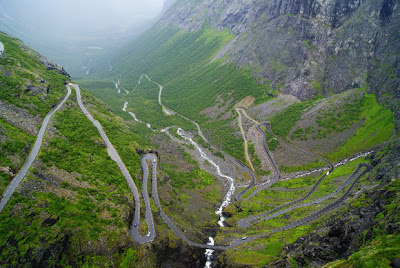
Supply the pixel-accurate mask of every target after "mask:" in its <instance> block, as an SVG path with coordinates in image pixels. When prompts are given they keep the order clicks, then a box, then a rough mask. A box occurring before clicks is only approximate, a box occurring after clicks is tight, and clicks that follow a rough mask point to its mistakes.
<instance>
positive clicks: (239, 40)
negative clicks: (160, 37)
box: [161, 0, 400, 128]
mask: <svg viewBox="0 0 400 268" xmlns="http://www.w3.org/2000/svg"><path fill="white" fill-rule="evenodd" d="M200 14H201V15H200ZM204 23H208V24H209V25H211V27H213V28H215V29H218V30H222V29H226V28H228V29H230V30H231V32H232V33H233V34H234V35H235V36H236V38H235V39H234V40H233V41H231V42H229V43H228V44H227V46H226V47H225V48H224V49H223V50H222V51H221V53H220V55H217V58H222V57H227V58H228V59H229V60H230V61H232V62H235V63H238V64H239V65H240V66H250V67H251V68H253V70H257V71H254V75H255V77H257V79H259V81H260V82H261V83H269V84H270V85H271V86H272V87H274V88H276V89H278V90H280V91H281V92H284V93H288V94H291V95H295V96H296V97H298V98H300V99H302V100H305V99H308V98H312V97H313V96H314V95H316V94H318V93H322V94H325V95H328V94H330V93H332V92H333V93H339V92H343V91H346V90H348V89H351V88H357V87H368V86H369V87H370V90H371V93H374V94H376V95H377V96H378V99H379V101H380V102H381V103H384V104H386V105H387V106H388V107H389V108H391V109H392V111H393V112H394V113H395V116H396V118H397V120H398V122H399V119H400V105H399V103H400V91H399V90H398V89H399V87H400V64H399V62H400V55H399V51H400V34H399V30H398V29H400V14H399V2H398V1H395V0H377V1H372V0H327V1H322V0H304V1H301V0H269V1H265V0H245V1H243V0H219V1H212V0H204V1H200V2H199V1H189V0H182V1H180V2H178V3H177V4H176V5H175V6H174V8H171V9H169V10H168V11H167V12H166V13H165V15H164V16H163V18H162V20H161V24H162V25H171V24H172V25H175V26H177V27H180V28H181V29H184V30H190V31H195V30H198V29H201V28H202V27H203V26H204ZM399 127H400V124H399V123H398V124H397V128H399Z"/></svg>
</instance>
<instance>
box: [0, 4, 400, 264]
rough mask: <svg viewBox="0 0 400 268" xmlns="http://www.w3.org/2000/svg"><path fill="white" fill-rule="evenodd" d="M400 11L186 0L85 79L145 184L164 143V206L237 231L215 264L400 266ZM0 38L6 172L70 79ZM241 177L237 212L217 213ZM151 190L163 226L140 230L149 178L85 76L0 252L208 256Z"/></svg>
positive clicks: (51, 133) (2, 222)
mask: <svg viewBox="0 0 400 268" xmlns="http://www.w3.org/2000/svg"><path fill="white" fill-rule="evenodd" d="M228 2H229V3H228ZM398 10H399V7H398V3H397V2H395V1H392V0H379V1H372V0H367V1H347V2H346V1H339V0H328V1H317V2H315V1H314V2H312V3H311V2H309V1H297V2H296V1H289V0H277V1H261V0H260V1H258V0H254V1H250V2H249V1H239V0H232V1H219V0H217V1H215V0H202V1H197V0H196V1H194V0H177V1H175V3H174V4H173V5H172V6H171V7H170V8H169V9H168V10H167V11H166V12H165V14H164V15H163V17H162V18H161V19H160V21H159V22H158V23H157V24H156V25H155V26H154V27H153V28H151V29H150V30H148V31H147V32H146V33H145V34H143V35H142V36H141V37H139V38H137V39H135V40H133V41H132V42H131V43H130V44H129V45H127V46H125V47H124V48H122V49H120V50H119V51H116V53H115V55H114V56H113V57H112V58H111V59H110V61H109V64H108V65H107V66H98V68H97V70H99V72H98V73H97V76H85V77H80V78H75V79H74V80H75V81H77V82H78V83H79V85H80V86H81V87H82V88H83V89H85V90H87V92H85V93H84V94H83V101H84V105H85V106H86V107H87V108H88V110H89V112H90V114H93V116H94V117H95V118H96V120H98V121H99V123H100V124H101V125H102V126H103V128H104V130H105V132H106V133H107V135H108V136H109V138H110V141H111V142H112V143H113V144H114V147H115V148H116V149H117V150H118V152H119V154H120V156H121V158H122V160H123V161H124V163H125V165H126V166H127V168H128V170H129V172H130V173H131V175H132V177H133V178H134V181H135V183H136V184H137V186H138V188H141V187H142V181H141V176H142V172H141V166H140V155H141V154H144V153H146V152H152V153H154V154H156V155H157V165H158V166H157V183H158V184H157V187H158V192H159V196H160V203H161V205H160V206H161V207H162V209H163V211H164V212H165V215H167V216H168V217H169V218H170V219H171V221H172V222H173V223H174V224H175V225H176V226H177V229H178V230H179V232H181V233H182V234H184V236H186V237H187V238H188V239H190V240H191V241H193V242H195V243H202V244H205V243H207V242H208V237H209V236H211V237H213V239H214V240H215V244H216V245H221V246H228V245H230V243H231V242H232V241H234V243H236V245H237V246H236V247H233V248H229V249H228V250H217V251H216V252H215V253H214V255H213V260H212V261H213V262H212V266H213V267H264V266H267V267H321V266H323V265H326V266H327V267H342V266H349V267H357V266H358V267H376V266H379V265H380V266H383V267H388V266H390V265H392V266H395V265H396V263H398V262H399V261H400V252H399V248H398V246H397V244H398V243H397V242H398V240H399V230H400V226H399V208H400V207H399V195H398V192H399V176H400V169H399V163H400V155H399V151H400V150H399V142H400V141H399V134H398V126H399V113H398V111H399V110H400V106H399V95H398V92H397V91H396V88H398V85H399V81H400V79H399V77H400V75H399V73H400V71H399V70H400V65H399V64H398V60H397V59H398V54H397V53H398V50H399V49H398V47H399V44H400V41H399V40H398V39H399V35H398V29H399V26H400V24H399V22H398V19H399V12H398ZM0 37H1V38H2V39H1V40H0V41H2V42H3V43H4V44H5V47H6V53H5V54H3V55H2V56H1V58H0V59H1V62H2V64H1V66H2V67H1V71H4V73H7V74H8V75H5V78H4V81H2V85H3V84H4V85H8V86H7V87H4V88H5V91H7V93H3V94H2V95H1V98H2V99H1V103H0V104H1V105H4V107H7V109H2V110H0V111H1V112H0V116H1V118H3V119H1V120H2V121H0V122H4V123H2V124H4V127H3V129H2V132H0V133H1V135H2V136H0V137H1V139H2V143H1V144H2V147H1V150H3V151H2V154H1V157H2V158H1V159H4V160H2V161H3V162H4V164H3V162H1V166H3V167H4V168H2V171H1V172H2V173H0V174H4V175H2V176H4V180H2V187H3V189H4V188H5V187H6V185H8V183H9V182H10V181H11V179H12V178H13V176H14V175H15V173H16V172H18V169H19V168H20V167H21V165H22V163H23V161H24V159H25V158H26V156H27V154H28V152H29V148H30V146H31V144H32V142H33V141H34V139H35V137H36V135H37V127H38V126H39V125H40V122H41V120H42V118H43V116H44V115H45V114H46V113H47V112H48V111H49V110H50V109H51V107H53V106H54V105H55V104H56V103H57V102H58V101H59V100H60V99H61V98H62V96H64V94H65V87H64V85H63V82H64V80H68V78H67V77H65V76H62V74H59V73H63V70H62V69H61V70H60V69H59V68H57V67H56V66H54V65H49V64H48V63H46V64H47V67H43V65H40V63H36V64H33V63H30V62H31V61H33V62H35V60H34V56H35V55H37V54H35V53H34V52H29V51H30V50H29V49H28V48H26V47H23V48H22V49H21V46H22V44H21V43H20V42H19V41H17V40H14V39H12V38H10V37H8V36H6V35H4V36H3V35H2V36H0ZM3 40H4V41H3ZM8 43H10V44H8ZM8 46H10V47H15V49H14V51H15V52H14V56H13V55H12V54H11V52H12V50H10V51H9V52H8V50H7V47H8ZM24 53H25V54H24ZM32 55H33V57H32ZM24 57H26V58H24ZM37 57H39V59H42V58H41V57H40V56H37ZM39 61H41V60H39ZM42 61H43V59H42ZM36 62H37V60H36ZM27 63H30V64H29V65H28V64H27ZM24 64H25V65H24ZM46 64H45V65H46ZM49 66H50V68H49ZM48 69H49V70H48ZM101 70H102V71H101ZM24 73H29V74H30V76H28V75H27V74H24ZM47 73H49V74H48V75H56V76H57V77H59V80H57V79H56V78H53V80H51V79H52V78H50V77H47V76H46V77H45V75H46V74H47ZM37 77H40V79H39V78H37ZM2 79H3V78H2ZM35 79H36V80H35ZM42 80H45V82H42ZM56 80H57V81H58V82H57V81H56ZM50 82H51V84H50ZM40 83H44V84H46V83H48V84H49V85H50V87H48V86H47V84H46V86H47V87H46V89H50V90H44V91H43V90H42V91H40V92H39V93H38V92H37V91H38V89H40V87H41V84H40ZM53 83H54V84H53ZM57 83H58V84H57ZM29 85H32V86H29ZM57 85H58V86H57ZM24 88H27V89H29V90H30V91H32V93H29V92H30V91H26V90H24ZM9 93H11V94H9ZM13 94H14V95H13ZM53 94H55V95H53ZM92 94H93V95H92ZM94 96H96V97H94ZM3 111H7V112H3ZM27 122H34V123H30V124H28V123H27ZM27 125H28V126H27ZM264 138H265V146H264V143H263V142H264ZM3 140H5V141H7V142H9V143H10V146H3V144H7V143H3ZM21 140H23V141H24V142H20V141H21ZM3 147H4V148H3ZM231 157H232V158H231ZM234 159H236V160H238V161H240V163H238V162H237V161H235V160H234ZM243 165H245V166H247V167H248V168H245V167H243ZM216 167H217V168H216ZM328 170H329V171H328ZM230 177H231V178H233V180H234V183H233V184H232V185H231V184H230V181H229V178H230ZM231 186H232V187H233V186H234V187H235V193H234V194H233V195H232V196H231V199H229V200H228V201H229V202H228V203H229V204H227V206H226V207H224V216H226V218H227V219H226V221H225V223H224V226H223V227H220V226H219V225H218V223H217V222H218V216H217V215H216V214H215V213H214V212H215V210H216V209H217V208H219V206H220V205H221V203H222V202H223V201H226V200H227V199H226V198H225V196H226V194H227V192H228V193H229V191H228V189H230V187H231ZM148 189H150V186H148ZM242 191H243V192H242ZM238 193H243V194H242V195H239V196H238V195H237V194H238ZM143 203H144V202H143ZM142 205H143V204H142ZM150 206H151V208H152V213H153V216H154V218H155V226H156V238H155V240H154V241H152V242H151V244H145V245H140V244H138V243H137V242H135V241H134V240H132V239H131V238H130V237H129V228H130V226H131V224H132V222H131V221H132V217H133V213H134V211H133V210H134V200H133V195H132V193H131V192H130V190H129V186H128V184H127V183H126V181H125V179H124V177H123V176H122V174H121V172H120V171H119V169H118V168H117V165H116V164H115V162H114V161H112V159H111V158H110V157H109V156H108V154H107V151H106V148H105V145H104V143H103V141H102V139H101V137H100V135H99V133H98V132H97V131H96V129H95V128H94V127H93V126H92V125H91V124H90V122H89V121H88V120H87V118H86V116H85V115H84V114H83V113H82V112H81V111H80V110H79V107H78V105H77V102H76V96H75V94H74V93H73V94H72V95H71V97H70V98H69V100H68V101H67V102H66V103H65V105H64V106H63V107H62V108H61V110H60V111H59V112H57V113H56V114H55V116H54V117H53V119H52V121H51V123H50V126H49V128H48V131H47V134H46V136H45V140H44V142H43V146H42V149H41V151H40V154H39V156H38V157H37V159H36V160H35V162H34V164H33V166H32V168H31V169H30V171H29V172H28V175H27V176H26V178H25V179H24V180H23V182H22V183H21V185H20V186H19V188H17V191H16V192H15V193H14V195H13V196H12V198H11V200H10V202H9V203H8V204H7V206H6V207H5V209H4V210H3V211H2V212H1V213H0V229H1V230H2V231H1V233H5V234H6V235H4V236H2V238H1V239H0V252H1V253H0V254H1V258H0V259H1V261H2V263H1V264H2V265H15V266H22V265H26V266H29V265H30V264H31V265H32V264H33V265H42V264H44V265H47V266H57V265H61V266H68V265H71V266H83V265H88V266H101V267H103V266H123V267H129V266H131V267H187V266H190V267H204V263H205V257H204V253H205V250H204V249H201V248H196V247H195V246H189V244H188V243H186V242H185V241H183V240H181V239H179V238H178V236H177V233H178V232H176V231H175V233H174V230H173V228H170V226H171V225H170V224H169V223H166V221H164V220H165V218H164V216H163V213H162V212H161V211H159V208H158V205H156V203H155V202H154V201H153V200H152V199H151V202H150ZM142 214H144V213H143V212H142ZM142 216H143V215H142ZM249 217H253V218H249ZM168 225H169V226H168ZM138 228H139V233H140V234H142V235H146V232H147V230H148V227H147V226H146V224H143V222H141V224H139V226H138ZM10 230H11V231H10ZM180 237H181V236H180Z"/></svg>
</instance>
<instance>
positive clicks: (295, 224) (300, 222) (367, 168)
mask: <svg viewBox="0 0 400 268" xmlns="http://www.w3.org/2000/svg"><path fill="white" fill-rule="evenodd" d="M362 167H364V168H365V170H364V171H363V172H361V173H360V174H359V175H358V176H357V177H356V178H355V180H354V181H353V183H352V184H351V186H350V187H349V189H347V191H346V192H345V193H344V194H343V195H342V196H341V197H340V198H339V199H338V200H336V201H335V202H333V203H331V204H329V205H328V206H326V207H324V208H323V209H321V210H319V211H317V212H315V213H313V214H311V215H309V216H307V217H305V218H303V219H300V220H298V221H296V222H293V223H291V224H288V225H285V226H282V227H280V228H278V229H275V230H273V231H271V232H273V233H276V232H280V231H285V230H289V229H292V228H296V227H298V226H300V225H303V224H305V223H307V222H310V221H312V220H315V219H317V218H319V217H321V216H322V215H323V214H325V213H327V212H329V211H331V210H333V209H335V208H337V207H338V206H339V205H340V204H341V203H342V202H343V201H344V200H345V199H346V198H347V197H348V196H349V195H350V192H351V191H352V190H353V188H354V186H355V185H356V184H357V182H358V180H359V179H360V178H361V177H362V176H364V175H365V174H367V173H368V172H370V171H371V170H372V169H373V168H372V166H370V165H368V164H366V163H361V164H358V166H357V168H356V170H355V171H354V172H353V174H352V175H351V176H355V174H357V173H358V172H359V171H360V169H361V168H362Z"/></svg>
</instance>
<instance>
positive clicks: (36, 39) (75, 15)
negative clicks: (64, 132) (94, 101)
mask: <svg viewBox="0 0 400 268" xmlns="http://www.w3.org/2000/svg"><path fill="white" fill-rule="evenodd" d="M163 3H164V0H146V1H144V0H100V1H99V0H85V1H79V0H71V1H52V0H38V1H28V0H13V1H7V0H0V30H2V31H5V32H7V33H10V34H12V35H15V36H16V37H18V38H20V39H22V40H23V41H24V42H26V43H28V44H29V45H31V46H32V47H33V48H35V49H37V50H38V51H39V52H41V53H43V54H46V55H47V56H48V57H49V58H50V59H52V60H53V61H55V62H56V63H58V64H61V65H64V66H65V68H66V69H67V70H68V71H70V72H72V73H75V74H76V73H78V74H79V73H80V71H82V73H86V72H87V70H86V68H85V67H86V66H85V65H87V64H89V62H90V61H91V60H92V59H93V56H94V55H98V54H99V53H107V52H108V51H110V50H112V49H113V48H115V47H119V46H121V45H122V44H124V43H125V42H126V41H127V40H130V39H131V38H132V37H134V36H136V35H138V34H140V33H141V32H143V31H144V30H145V29H146V28H147V27H148V26H149V25H151V23H152V22H153V20H154V19H155V18H156V17H157V16H158V15H159V14H160V12H161V10H162V8H163Z"/></svg>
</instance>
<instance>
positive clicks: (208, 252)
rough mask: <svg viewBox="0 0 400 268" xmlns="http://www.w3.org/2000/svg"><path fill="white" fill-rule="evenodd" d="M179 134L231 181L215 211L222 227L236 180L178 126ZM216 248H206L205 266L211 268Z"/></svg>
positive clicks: (212, 243)
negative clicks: (222, 170)
mask: <svg viewBox="0 0 400 268" xmlns="http://www.w3.org/2000/svg"><path fill="white" fill-rule="evenodd" d="M176 133H177V134H178V135H179V136H181V137H182V138H184V139H185V140H187V141H189V142H190V143H191V144H192V145H193V146H194V147H195V148H196V149H197V151H198V152H199V153H200V156H201V157H202V158H203V159H204V160H207V161H208V162H209V163H210V164H211V165H212V166H214V167H215V169H216V170H217V174H218V176H220V177H223V178H225V179H227V181H228V182H229V183H230V186H229V190H228V192H227V193H226V195H225V198H224V201H223V202H222V204H221V206H220V207H219V208H218V209H217V211H215V213H216V214H218V215H219V221H218V225H219V226H220V227H224V226H225V225H224V221H225V220H226V217H224V216H223V214H222V211H223V209H224V208H225V207H227V206H228V205H229V203H230V202H231V199H232V195H233V194H234V192H235V185H234V180H233V178H232V177H229V176H227V175H224V174H222V172H221V168H220V167H219V166H218V165H217V164H216V163H215V162H214V161H213V160H211V158H209V157H208V156H207V155H206V154H205V153H204V152H203V150H202V149H201V148H200V147H199V145H198V144H197V143H196V142H194V141H193V139H192V138H190V137H188V136H186V135H185V132H184V131H183V129H181V128H178V130H177V132H176ZM208 239H209V241H210V242H209V243H207V245H214V238H213V237H209V238H208ZM213 253H214V250H212V249H206V252H205V255H206V257H207V262H206V264H205V266H204V267H205V268H209V267H211V264H212V262H211V259H212V256H213Z"/></svg>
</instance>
